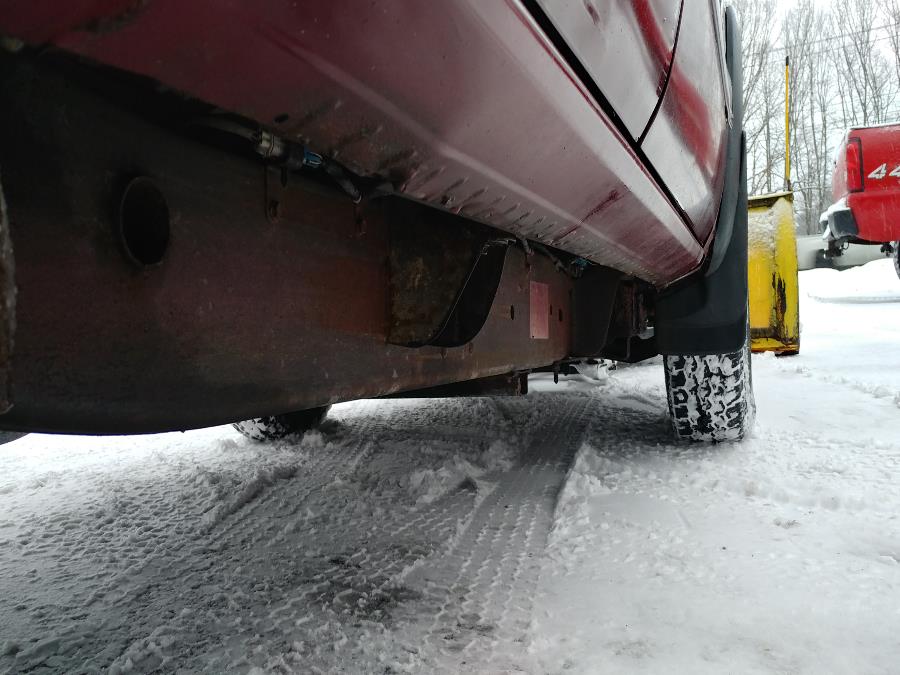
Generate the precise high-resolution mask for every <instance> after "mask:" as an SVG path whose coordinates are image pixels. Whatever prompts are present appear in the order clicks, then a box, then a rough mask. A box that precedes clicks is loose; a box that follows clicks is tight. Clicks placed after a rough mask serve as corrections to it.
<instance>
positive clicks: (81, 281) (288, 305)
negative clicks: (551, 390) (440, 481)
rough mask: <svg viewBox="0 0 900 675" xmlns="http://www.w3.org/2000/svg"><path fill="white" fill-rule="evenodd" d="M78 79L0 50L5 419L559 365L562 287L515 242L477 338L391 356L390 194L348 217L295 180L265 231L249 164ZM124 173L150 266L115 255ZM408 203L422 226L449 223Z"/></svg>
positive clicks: (157, 414) (132, 410) (356, 389)
mask: <svg viewBox="0 0 900 675" xmlns="http://www.w3.org/2000/svg"><path fill="white" fill-rule="evenodd" d="M76 79H77V78H75V77H73V76H72V75H71V74H70V73H57V72H55V71H54V70H53V69H51V68H49V67H46V66H41V65H36V64H33V63H27V62H26V63H23V62H22V61H21V60H18V59H15V58H10V57H5V58H0V98H2V105H0V166H3V168H4V174H3V189H4V193H5V196H6V202H7V207H8V208H7V213H8V219H9V230H10V233H11V238H12V242H13V244H14V247H15V255H16V263H17V270H16V277H17V279H16V283H17V286H18V299H17V304H16V319H17V333H16V343H15V350H14V353H13V358H12V363H13V364H14V366H13V369H12V372H11V375H12V377H13V378H14V381H15V384H16V387H15V405H14V406H13V408H12V409H11V410H10V411H9V412H7V413H6V414H5V415H3V416H2V417H0V426H2V427H5V428H8V429H20V430H49V431H60V432H87V433H133V432H152V431H164V430H172V429H182V428H190V427H195V426H206V425H212V424H218V423H223V422H227V421H233V420H237V419H244V418H249V417H255V416H259V415H264V414H277V413H281V412H287V411H291V410H298V409H304V408H309V407H313V406H319V405H323V404H327V403H333V402H336V401H342V400H352V399H357V398H363V397H369V396H380V395H384V394H390V393H396V392H400V391H404V390H413V389H422V388H425V387H430V386H437V385H441V384H448V383H451V382H459V381H463V380H468V379H473V378H479V377H489V376H492V375H500V374H504V373H509V372H511V371H514V370H516V369H523V370H526V369H528V368H533V367H538V366H544V365H548V364H552V363H554V362H557V361H559V360H561V359H563V358H565V356H566V355H567V353H568V348H569V344H570V326H569V322H568V319H569V297H570V293H571V289H572V280H571V278H570V277H568V276H567V275H566V274H563V273H561V272H559V271H558V270H557V269H556V268H555V266H554V264H553V262H552V261H551V260H549V259H548V258H545V257H543V256H539V255H533V256H531V257H528V256H527V255H526V253H525V252H524V251H523V250H522V249H521V248H519V247H517V248H515V249H511V250H510V251H509V254H508V260H507V262H506V265H505V266H504V268H503V274H502V278H501V280H500V283H499V287H498V289H497V292H496V298H495V300H494V303H493V305H492V307H491V309H490V312H489V315H488V317H487V320H486V322H485V324H484V327H483V328H482V329H481V331H480V332H479V334H478V336H477V337H476V338H475V339H474V340H473V341H471V342H469V343H468V344H466V345H464V346H460V347H455V348H439V347H426V348H421V349H410V348H405V347H399V346H394V345H390V344H388V342H387V336H388V332H389V323H390V309H389V301H388V298H389V279H388V277H389V272H388V264H387V260H388V258H389V255H390V239H389V227H388V225H389V222H390V218H391V209H392V204H393V203H394V202H392V199H393V198H391V199H383V200H375V201H370V202H367V203H363V204H360V205H354V204H353V203H351V201H350V200H349V199H348V198H347V197H346V195H344V194H342V193H340V192H338V191H335V190H329V189H327V188H325V187H322V186H320V185H317V184H313V183H307V182H305V181H301V180H300V179H297V178H293V177H292V178H291V179H290V180H289V181H288V184H287V185H286V186H282V188H281V189H280V192H279V195H278V198H279V200H280V203H281V205H282V206H281V216H280V217H279V218H278V219H277V220H276V221H274V222H273V221H272V220H270V219H269V217H268V215H269V209H268V206H269V204H268V199H267V188H266V177H265V170H264V168H263V166H262V165H261V164H259V163H257V162H256V161H254V160H251V159H246V158H243V157H239V156H235V155H228V154H225V153H223V152H222V151H220V150H217V149H214V148H211V147H208V146H205V145H202V144H198V143H195V142H192V141H190V140H188V139H186V138H184V137H180V136H177V135H175V134H172V133H170V132H168V131H166V130H164V129H163V128H161V127H159V126H157V125H156V124H152V123H149V122H148V121H146V120H144V119H143V118H141V117H138V116H136V115H135V114H132V113H129V112H126V111H123V110H122V109H120V108H118V107H117V106H115V105H113V104H111V103H109V101H108V100H106V99H105V98H100V97H98V96H97V95H95V94H93V93H89V92H88V90H86V89H82V88H79V87H78V86H77V84H76ZM11 92H15V95H11ZM135 176H141V177H145V178H146V179H147V182H146V183H142V184H143V185H148V184H152V185H155V186H156V187H157V188H158V191H159V193H160V194H161V195H163V196H164V199H165V204H166V209H165V210H164V211H163V210H159V211H160V212H161V213H164V214H166V215H165V217H166V219H167V226H168V227H169V228H170V236H169V237H168V240H167V241H168V246H167V248H166V250H165V252H164V256H163V258H162V259H161V261H160V262H159V263H158V264H148V265H143V266H139V265H137V264H135V260H134V256H132V258H129V257H127V256H126V255H124V254H123V251H122V247H123V245H124V243H123V234H122V231H123V229H124V225H123V223H122V222H120V221H119V220H118V219H117V215H116V214H117V213H118V212H121V211H122V209H120V208H119V205H120V204H121V202H122V199H123V197H122V194H123V186H124V185H130V184H132V183H133V180H134V177H135ZM404 204H405V205H406V206H407V207H408V205H407V204H406V203H404ZM419 208H421V222H422V226H423V227H424V228H430V227H438V226H444V227H446V223H441V224H440V225H439V224H438V223H435V222H433V221H432V220H431V219H430V215H429V214H430V213H431V210H430V209H427V208H426V207H419ZM532 281H535V282H540V283H542V284H545V285H546V287H547V288H548V296H549V302H550V303H552V305H553V306H554V308H559V309H560V310H561V311H560V313H559V315H558V318H557V319H556V320H553V321H550V322H549V324H548V329H549V335H548V339H545V340H532V339H531V336H530V332H529V325H528V320H527V318H526V317H527V316H528V307H529V303H530V297H529V284H530V283H531V282H532Z"/></svg>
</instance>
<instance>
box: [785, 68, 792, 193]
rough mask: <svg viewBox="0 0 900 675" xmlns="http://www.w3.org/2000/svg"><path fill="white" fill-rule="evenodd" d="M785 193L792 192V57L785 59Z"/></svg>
mask: <svg viewBox="0 0 900 675" xmlns="http://www.w3.org/2000/svg"><path fill="white" fill-rule="evenodd" d="M784 145H785V149H784V191H785V192H790V191H791V57H790V56H785V57H784Z"/></svg>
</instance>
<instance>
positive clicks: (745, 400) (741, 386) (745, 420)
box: [664, 341, 756, 443]
mask: <svg viewBox="0 0 900 675" xmlns="http://www.w3.org/2000/svg"><path fill="white" fill-rule="evenodd" d="M664 364H665V373H666V393H667V395H668V401H669V416H670V418H671V421H672V426H673V429H674V431H675V435H676V436H677V437H678V438H679V439H680V440H686V441H698V442H705V443H722V442H729V441H739V440H741V439H742V438H744V437H745V436H746V434H747V433H749V431H750V430H751V429H752V428H753V419H754V417H755V415H756V402H755V400H754V398H753V377H752V374H751V361H750V346H749V341H748V344H747V345H746V346H745V347H744V348H743V349H741V350H740V351H737V352H732V353H730V354H706V355H701V356H696V355H675V356H666V357H664Z"/></svg>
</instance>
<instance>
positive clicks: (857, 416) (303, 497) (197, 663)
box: [0, 261, 900, 673]
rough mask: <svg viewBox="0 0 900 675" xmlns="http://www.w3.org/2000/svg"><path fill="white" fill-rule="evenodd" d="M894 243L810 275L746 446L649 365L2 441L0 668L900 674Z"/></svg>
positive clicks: (763, 362) (898, 297)
mask: <svg viewBox="0 0 900 675" xmlns="http://www.w3.org/2000/svg"><path fill="white" fill-rule="evenodd" d="M885 262H886V261H879V262H877V263H872V264H870V265H867V266H866V267H865V268H862V269H858V270H853V271H850V272H840V273H839V272H835V271H831V270H813V271H811V272H805V273H802V275H801V279H802V286H803V289H804V291H806V292H808V293H812V294H813V295H815V296H816V297H817V298H819V299H818V300H814V299H811V298H809V297H804V298H803V306H802V316H803V332H802V353H801V354H800V355H799V356H797V357H793V358H790V359H775V358H774V357H770V356H761V357H755V358H754V380H755V387H756V392H757V394H756V395H757V402H758V406H759V415H758V429H757V432H756V434H755V436H754V438H752V439H750V440H748V441H746V442H744V443H742V444H738V445H733V446H731V445H721V446H715V447H691V446H685V445H675V444H672V443H671V442H670V440H669V436H668V434H667V427H666V419H665V413H664V388H663V384H662V381H663V380H662V371H661V366H660V365H659V363H658V362H654V363H650V364H647V365H641V366H637V367H630V368H621V369H619V370H617V371H614V372H612V373H610V374H609V376H608V377H606V378H605V379H602V380H601V381H599V382H593V381H591V380H588V379H586V378H581V377H578V378H568V379H567V380H565V381H563V382H562V383H561V384H560V385H559V386H554V385H553V384H552V382H551V381H548V380H547V379H546V378H535V380H534V382H533V384H534V385H535V386H534V389H535V391H534V392H533V393H532V394H531V395H529V397H527V399H494V400H489V399H472V400H459V401H438V400H432V401H383V402H375V401H363V402H359V403H354V404H348V405H343V406H338V407H337V408H336V409H335V410H334V414H333V421H331V422H329V423H328V424H327V425H326V427H325V428H324V429H323V430H322V431H321V432H312V433H309V434H307V435H306V436H305V437H303V438H301V439H295V440H293V441H290V442H282V443H277V444H274V445H261V444H256V443H251V442H248V441H246V440H244V439H243V438H241V437H239V436H238V435H237V434H236V433H234V432H233V431H232V430H231V429H230V428H228V427H220V428H215V429H207V430H203V431H197V432H191V433H186V434H167V435H161V436H149V437H124V438H106V439H97V438H74V437H70V438H65V437H49V436H40V435H32V436H27V437H25V438H22V439H20V440H17V441H14V442H12V443H9V444H7V445H5V446H0V670H2V671H7V672H14V673H22V672H24V673H45V672H61V673H62V672H65V673H77V672H111V673H125V672H136V673H147V672H160V673H162V672H208V673H224V672H254V673H268V672H274V673H293V672H296V673H307V672H333V671H343V672H352V673H357V672H359V673H363V672H365V673H369V672H382V673H390V672H434V671H439V672H459V671H469V672H528V673H545V672H546V673H561V672H572V673H632V672H648V673H676V672H677V673H681V672H685V673H687V672H690V673H700V672H710V673H725V672H729V673H750V672H760V673H769V672H777V673H795V672H796V673H821V672H829V673H879V672H884V673H889V672H898V671H900V520H898V517H900V281H898V280H897V279H896V277H895V276H894V273H893V270H892V269H891V268H890V263H889V261H888V262H887V264H885ZM848 295H852V296H854V297H852V298H848V297H847V296H848ZM835 299H839V300H841V301H840V302H835V301H834V300H835ZM876 299H877V300H883V301H886V300H894V302H872V301H873V300H876ZM847 300H852V301H853V302H847ZM863 301H866V302H863Z"/></svg>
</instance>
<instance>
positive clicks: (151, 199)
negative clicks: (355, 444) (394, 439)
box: [0, 0, 753, 441]
mask: <svg viewBox="0 0 900 675" xmlns="http://www.w3.org/2000/svg"><path fill="white" fill-rule="evenodd" d="M0 36H2V37H0V52H2V53H0V168H2V178H0V180H2V195H3V196H4V200H3V211H2V217H3V222H2V229H0V402H2V406H0V408H2V410H3V411H4V412H3V414H2V415H0V428H6V429H10V430H40V431H53V432H82V433H137V432H155V431H164V430H171V429H184V428H190V427H197V426H205V425H212V424H218V423H223V422H233V421H236V420H237V421H239V423H238V425H237V426H238V428H239V429H240V430H241V431H243V432H244V433H246V434H248V435H251V436H254V437H258V438H267V437H272V436H277V435H281V434H284V433H289V432H292V431H297V430H300V429H303V428H305V427H307V426H309V425H311V424H314V423H315V422H316V421H317V420H319V419H321V417H322V415H324V413H325V411H326V410H327V406H328V405H329V404H331V403H334V402H337V401H346V400H353V399H358V398H363V397H377V396H389V395H398V394H403V395H411V396H423V395H487V394H493V393H523V392H524V391H525V390H526V389H527V374H528V373H529V372H532V371H535V370H549V371H553V372H555V373H560V372H562V373H565V372H567V371H568V370H569V369H571V368H572V367H573V366H574V365H576V364H577V363H578V362H579V361H583V360H585V359H597V358H611V359H616V360H622V361H638V360H641V359H647V358H650V357H653V356H656V355H658V354H663V355H664V356H665V359H664V363H665V372H666V381H667V385H668V392H669V408H670V412H671V416H672V420H673V426H674V429H675V432H676V433H677V435H678V436H680V437H683V438H689V439H695V440H701V441H720V440H733V439H737V438H740V437H741V436H743V434H744V433H745V432H746V431H747V429H748V428H749V426H750V424H751V420H752V413H753V396H752V391H751V384H750V361H749V354H748V350H747V310H746V307H747V272H746V268H747V250H746V249H747V247H746V237H747V232H746V228H747V223H746V220H747V213H746V198H747V196H746V187H745V180H744V174H745V166H744V154H745V153H744V139H743V132H742V109H743V105H742V101H741V97H740V92H741V63H740V53H739V46H740V37H739V34H738V29H737V26H736V21H735V17H734V14H733V11H732V10H730V9H729V10H726V9H725V8H724V7H723V3H722V2H721V0H696V1H694V0H691V1H690V2H688V1H686V0H630V1H625V2H605V1H601V0H584V1H581V0H579V1H577V2H575V1H567V2H551V1H550V0H496V1H491V2H485V1H484V0H447V1H445V2H413V1H411V0H372V1H371V2H365V3H363V2H352V1H349V0H346V1H340V0H335V1H332V2H321V1H316V2H314V1H312V0H298V1H295V2H282V1H275V0H263V1H262V2H260V1H258V0H255V1H252V2H251V1H250V0H233V1H230V2H219V1H213V0H197V1H196V2H190V3H184V2H179V1H177V0H156V1H154V2H135V1H134V0H70V1H69V2H66V3H54V2H49V1H46V0H38V1H34V2H3V3H0ZM240 420H247V421H246V422H240Z"/></svg>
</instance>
